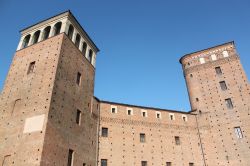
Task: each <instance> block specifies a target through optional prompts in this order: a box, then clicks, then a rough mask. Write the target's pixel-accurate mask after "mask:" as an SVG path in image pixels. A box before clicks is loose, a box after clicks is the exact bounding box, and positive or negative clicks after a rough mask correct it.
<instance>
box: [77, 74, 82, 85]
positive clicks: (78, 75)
mask: <svg viewBox="0 0 250 166" xmlns="http://www.w3.org/2000/svg"><path fill="white" fill-rule="evenodd" d="M81 77H82V74H81V73H79V72H78V73H77V77H76V84H77V85H80V84H81Z"/></svg>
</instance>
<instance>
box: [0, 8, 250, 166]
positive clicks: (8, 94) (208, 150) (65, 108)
mask: <svg viewBox="0 0 250 166" xmlns="http://www.w3.org/2000/svg"><path fill="white" fill-rule="evenodd" d="M98 51H99V49H98V48H97V46H96V45H95V43H94V42H93V41H92V40H91V38H90V37H89V36H88V34H87V33H86V32H85V31H84V29H83V28H82V27H81V25H80V23H79V22H78V21H77V20H76V18H75V17H74V16H73V14H72V13H71V12H70V11H66V12H63V13H61V14H59V15H56V16H54V17H51V18H49V19H46V20H44V21H41V22H39V23H37V24H35V25H32V26H30V27H28V28H26V29H23V30H22V31H21V39H20V42H19V44H18V47H17V50H16V52H15V55H14V58H13V61H12V64H11V66H10V70H9V73H8V76H7V78H6V81H5V86H4V88H3V90H2V93H1V96H0V111H1V121H0V163H1V164H2V166H11V165H16V166H34V165H39V166H150V165H151V166H249V165H250V144H249V142H250V84H249V83H248V80H247V77H246V74H245V73H244V70H243V68H242V65H241V63H240V58H239V55H238V54H237V52H236V49H235V45H234V42H228V43H225V44H222V45H218V46H215V47H212V48H208V49H204V50H201V51H198V52H194V53H191V54H187V55H184V56H183V57H182V58H181V59H180V63H181V65H182V68H183V72H184V77H185V80H186V84H187V89H188V93H189V99H190V103H191V108H192V111H190V112H182V111H174V110H165V109H160V108H153V107H143V106H136V105H129V104H122V103H115V102H108V101H102V100H100V99H98V98H96V97H94V96H93V94H94V93H93V92H94V81H95V61H96V55H97V52H98Z"/></svg>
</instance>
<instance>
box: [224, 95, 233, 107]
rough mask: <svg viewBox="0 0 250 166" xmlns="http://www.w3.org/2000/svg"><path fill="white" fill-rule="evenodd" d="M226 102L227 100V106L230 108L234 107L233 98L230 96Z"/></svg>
mask: <svg viewBox="0 0 250 166" xmlns="http://www.w3.org/2000/svg"><path fill="white" fill-rule="evenodd" d="M225 102H226V106H227V108H228V109H233V103H232V100H231V99H230V98H228V99H225Z"/></svg>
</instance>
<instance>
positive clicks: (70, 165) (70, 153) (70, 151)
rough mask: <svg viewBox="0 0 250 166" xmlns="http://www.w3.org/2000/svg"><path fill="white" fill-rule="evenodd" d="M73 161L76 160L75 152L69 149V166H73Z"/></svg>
mask: <svg viewBox="0 0 250 166" xmlns="http://www.w3.org/2000/svg"><path fill="white" fill-rule="evenodd" d="M73 160H74V151H73V150H72V149H69V154H68V165H67V166H73Z"/></svg>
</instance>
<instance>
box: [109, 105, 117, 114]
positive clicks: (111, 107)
mask: <svg viewBox="0 0 250 166" xmlns="http://www.w3.org/2000/svg"><path fill="white" fill-rule="evenodd" d="M113 108H114V109H115V114H116V113H117V106H115V105H111V106H110V112H111V114H113V112H112V109H113Z"/></svg>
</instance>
